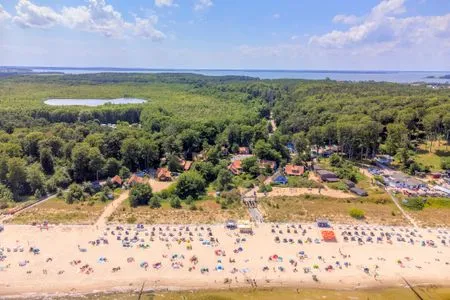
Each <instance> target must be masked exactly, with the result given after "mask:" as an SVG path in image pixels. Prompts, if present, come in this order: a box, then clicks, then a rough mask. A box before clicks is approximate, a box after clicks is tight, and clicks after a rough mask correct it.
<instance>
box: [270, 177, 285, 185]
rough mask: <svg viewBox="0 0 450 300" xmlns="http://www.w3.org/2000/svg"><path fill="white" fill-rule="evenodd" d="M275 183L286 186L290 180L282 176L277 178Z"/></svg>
mask: <svg viewBox="0 0 450 300" xmlns="http://www.w3.org/2000/svg"><path fill="white" fill-rule="evenodd" d="M273 182H274V183H276V184H283V185H285V184H288V179H287V178H286V176H283V175H280V176H277V177H276V178H275V179H274V180H273Z"/></svg>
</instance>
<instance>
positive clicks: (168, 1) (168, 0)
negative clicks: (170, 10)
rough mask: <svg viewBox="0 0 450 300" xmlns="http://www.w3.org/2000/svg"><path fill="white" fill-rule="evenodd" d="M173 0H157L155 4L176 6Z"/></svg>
mask: <svg viewBox="0 0 450 300" xmlns="http://www.w3.org/2000/svg"><path fill="white" fill-rule="evenodd" d="M173 1H174V0H155V5H156V6H158V7H163V6H174V5H175V3H174V2H173Z"/></svg>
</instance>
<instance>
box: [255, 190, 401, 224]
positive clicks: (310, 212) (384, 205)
mask: <svg viewBox="0 0 450 300" xmlns="http://www.w3.org/2000/svg"><path fill="white" fill-rule="evenodd" d="M385 200H386V199H385V198H384V195H378V196H374V197H371V196H369V197H363V198H354V199H337V198H331V197H325V196H316V195H302V196H291V197H288V196H280V197H272V198H263V199H261V202H260V203H261V208H262V210H263V211H264V214H265V217H266V220H267V221H269V222H314V221H316V219H317V218H328V219H329V220H331V221H332V222H335V223H354V222H355V220H354V219H353V218H352V217H351V216H350V215H349V210H350V209H352V208H358V209H361V210H363V211H364V214H365V218H364V219H363V220H362V222H367V223H371V224H385V225H405V224H407V222H406V220H405V219H404V218H403V217H402V214H401V213H400V211H399V210H398V208H397V207H396V206H395V205H394V204H393V203H392V202H391V201H389V200H386V201H385ZM358 222H361V221H358Z"/></svg>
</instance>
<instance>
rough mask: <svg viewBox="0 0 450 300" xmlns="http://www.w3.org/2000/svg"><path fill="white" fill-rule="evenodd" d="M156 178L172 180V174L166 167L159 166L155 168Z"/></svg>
mask: <svg viewBox="0 0 450 300" xmlns="http://www.w3.org/2000/svg"><path fill="white" fill-rule="evenodd" d="M156 178H157V179H158V180H159V181H172V174H171V173H170V171H169V169H167V168H159V169H158V170H156Z"/></svg>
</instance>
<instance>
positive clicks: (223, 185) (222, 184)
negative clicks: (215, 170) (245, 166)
mask: <svg viewBox="0 0 450 300" xmlns="http://www.w3.org/2000/svg"><path fill="white" fill-rule="evenodd" d="M232 182H233V175H231V173H230V171H228V170H225V169H221V170H220V171H219V174H218V175H217V180H216V183H217V190H218V191H228V190H230V189H231V188H232V187H233V185H232Z"/></svg>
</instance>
